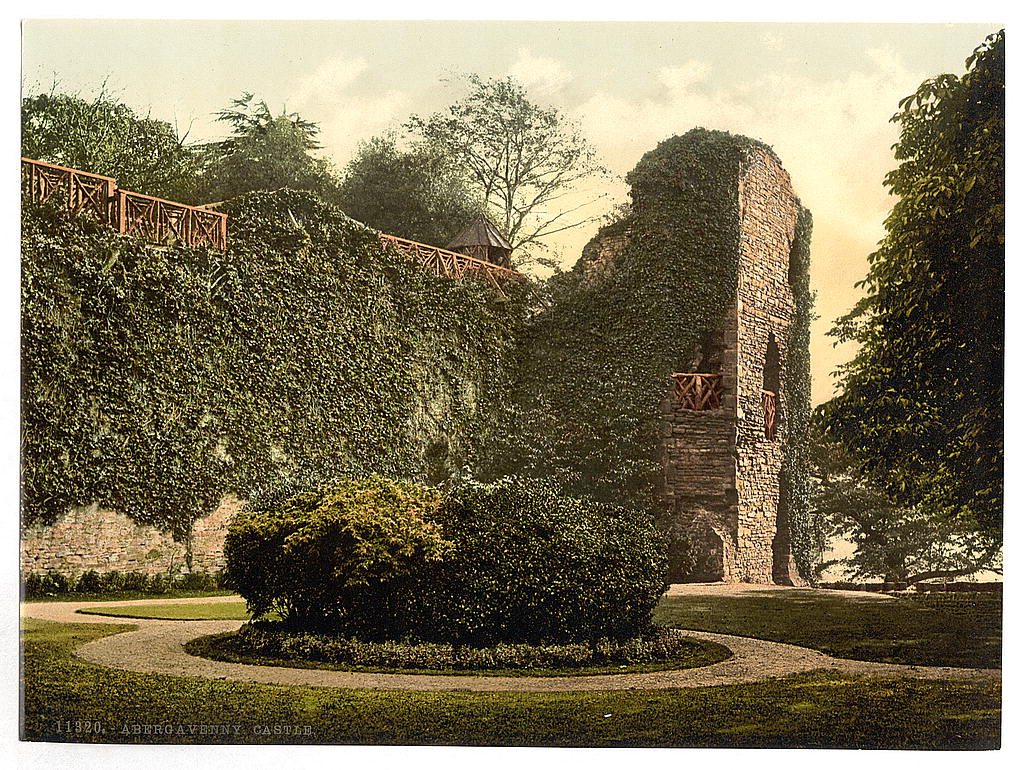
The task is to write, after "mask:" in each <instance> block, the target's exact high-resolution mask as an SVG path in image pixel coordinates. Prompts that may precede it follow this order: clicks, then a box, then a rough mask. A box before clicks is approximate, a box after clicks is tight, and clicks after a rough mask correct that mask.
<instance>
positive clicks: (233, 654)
mask: <svg viewBox="0 0 1024 770" xmlns="http://www.w3.org/2000/svg"><path fill="white" fill-rule="evenodd" d="M234 637H235V634H234V633H226V634H211V635H209V636H201V637H199V638H198V639H193V640H192V641H190V642H187V643H186V644H185V652H187V653H189V654H190V655H198V656H199V657H202V658H212V659H213V660H223V661H227V662H229V663H248V664H252V665H257V666H284V667H287V668H313V669H326V670H328V671H360V672H365V673H372V674H387V673H396V672H400V673H403V674H432V675H433V674H437V675H446V676H544V677H550V676H596V675H598V674H636V673H646V672H649V671H667V670H670V669H682V668H698V667H700V666H710V665H711V664H712V663H718V662H719V661H723V660H725V659H726V658H729V657H730V656H731V655H732V652H731V651H730V650H729V649H728V648H726V647H723V646H722V645H720V644H715V643H714V642H707V641H704V640H703V639H688V640H687V641H688V642H690V644H688V645H687V649H686V651H685V653H682V654H680V655H678V656H676V657H674V658H672V659H671V660H666V661H660V662H656V663H634V664H631V665H629V664H627V665H603V666H587V667H577V668H527V669H524V668H516V669H512V668H488V669H455V668H444V669H439V668H411V667H410V668H401V669H398V668H385V667H383V666H366V665H357V664H354V663H330V662H328V661H319V660H302V659H296V658H284V657H276V656H270V655H257V654H254V653H247V652H240V651H238V650H236V649H234V648H233V647H232V646H231V641H232V640H233V639H234Z"/></svg>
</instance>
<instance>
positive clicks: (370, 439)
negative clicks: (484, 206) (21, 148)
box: [22, 190, 527, 572]
mask: <svg viewBox="0 0 1024 770" xmlns="http://www.w3.org/2000/svg"><path fill="white" fill-rule="evenodd" d="M225 209H226V210H227V211H228V213H229V215H230V217H231V219H230V227H231V230H230V248H229V251H228V253H226V254H217V253H214V252H208V251H205V250H193V249H186V248H181V247H173V248H154V247H152V246H149V245H147V244H145V243H143V242H140V241H136V240H134V239H131V238H127V237H125V236H121V235H118V234H116V233H115V232H113V231H112V230H110V229H108V228H107V227H105V226H103V225H102V224H99V223H94V222H92V221H90V220H89V219H88V218H87V217H84V216H72V215H69V214H67V213H66V212H65V211H62V210H60V209H50V208H46V207H38V206H26V207H25V208H24V211H23V217H22V221H23V229H22V259H23V293H22V319H23V337H22V363H23V385H22V408H23V411H22V414H23V443H22V463H23V466H22V467H23V476H22V481H23V485H22V486H23V508H22V510H23V522H22V523H23V539H22V566H23V568H24V569H26V570H27V571H31V570H36V571H38V570H40V569H50V568H60V567H62V568H63V569H64V570H67V571H71V572H77V571H82V570H86V569H89V568H95V569H97V570H103V569H106V570H114V569H117V570H121V571H140V572H149V571H163V570H164V569H165V568H168V567H170V566H171V565H172V564H180V563H182V562H183V561H185V557H186V554H187V553H188V550H187V548H186V546H187V545H188V544H190V545H191V556H192V557H193V558H192V561H193V565H194V566H195V567H196V568H203V569H216V568H217V567H218V566H219V564H220V558H221V556H220V552H219V546H217V544H216V542H215V541H216V539H217V536H218V534H219V536H220V537H221V538H222V536H223V531H224V528H225V526H226V517H221V516H219V515H218V514H217V512H218V511H223V510H224V509H225V507H224V506H225V505H226V503H225V500H230V499H232V498H231V497H230V496H233V497H234V498H237V499H240V500H247V499H253V498H255V497H258V496H260V495H263V494H265V493H267V492H268V491H270V490H276V489H279V488H280V487H285V488H289V487H292V488H297V487H302V486H304V485H307V484H310V483H315V482H316V481H318V480H322V479H324V478H330V477H334V476H341V475H346V474H370V473H382V474H388V475H392V476H397V477H402V478H410V479H416V480H423V481H427V482H434V483H436V482H439V481H441V480H443V479H445V478H447V477H449V476H450V475H451V474H453V473H455V472H457V471H459V470H460V469H461V468H463V467H464V466H466V465H472V464H473V463H474V457H475V456H476V454H477V453H478V452H479V448H480V443H481V442H482V441H483V440H484V436H485V435H486V434H487V433H488V432H489V430H490V426H491V423H492V417H491V415H492V414H493V412H494V409H493V407H492V406H491V404H492V403H493V402H494V401H495V400H500V399H501V398H502V393H501V388H502V386H503V383H505V382H506V381H507V378H505V377H504V376H503V372H504V369H505V368H506V366H507V361H508V359H509V354H510V353H511V351H512V350H513V347H514V343H515V340H516V339H518V336H519V332H518V330H519V327H520V326H521V325H522V322H523V318H524V316H525V315H526V312H527V301H526V291H525V287H519V286H516V285H509V286H507V287H505V293H504V295H503V294H501V293H499V292H497V291H495V290H494V289H493V288H488V287H486V286H484V285H483V284H482V283H481V282H475V281H452V280H448V279H444V278H440V277H437V276H435V275H433V274H431V273H429V272H428V271H425V270H423V269H422V268H421V267H420V266H419V264H417V263H416V262H415V261H414V260H413V259H412V258H410V257H409V256H407V255H404V254H401V253H398V252H396V251H393V250H391V249H385V248H383V247H382V246H381V244H380V242H379V240H378V238H377V237H376V235H375V234H374V233H373V232H371V231H368V230H367V229H366V228H364V227H362V226H361V225H358V224H357V223H355V222H353V221H352V220H349V219H348V218H347V217H345V215H344V214H342V213H341V212H340V211H338V210H337V209H333V208H331V207H330V206H327V205H325V204H323V203H322V202H320V201H319V199H318V198H316V196H313V195H310V194H306V193H297V192H293V191H287V190H284V191H279V192H275V193H256V194H251V195H248V196H243V197H242V198H239V199H235V200H233V201H231V202H229V203H228V204H225ZM214 530H217V531H218V532H217V533H215V534H211V533H213V531H214ZM208 540H209V541H211V542H207V541H208Z"/></svg>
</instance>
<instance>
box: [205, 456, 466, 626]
mask: <svg viewBox="0 0 1024 770" xmlns="http://www.w3.org/2000/svg"><path fill="white" fill-rule="evenodd" d="M440 503H441V496H440V494H439V493H438V492H437V491H436V490H434V489H431V488H429V487H424V486H420V485H416V484H407V483H403V482H398V481H391V480H388V479H385V478H382V477H380V476H372V477H370V478H368V479H361V480H342V481H335V482H331V483H329V484H327V485H325V486H323V487H321V488H319V489H316V490H313V491H309V492H302V493H299V494H297V495H294V496H292V497H288V498H286V499H276V498H267V499H265V500H264V501H263V502H257V503H254V504H251V505H250V506H249V507H248V508H247V509H246V510H244V511H243V512H241V513H240V514H239V515H238V516H237V517H236V518H235V520H234V521H233V522H232V524H231V527H230V528H229V530H228V534H227V537H226V539H225V542H224V555H225V557H226V560H227V571H228V575H229V576H230V579H231V583H232V585H233V586H234V587H235V589H236V590H237V591H238V593H239V594H241V595H242V596H243V597H244V598H245V600H246V601H247V602H248V604H249V609H250V610H251V611H252V612H253V613H254V614H256V615H262V614H264V613H266V612H269V611H271V610H273V611H276V612H277V613H279V614H280V615H281V617H283V618H284V620H285V622H287V623H288V624H289V625H290V626H292V627H295V628H304V629H319V630H322V629H327V628H336V627H338V626H339V625H340V624H345V625H346V626H348V627H359V626H363V625H366V624H367V623H369V624H371V625H377V624H380V623H389V619H391V620H393V619H394V617H395V613H394V612H393V611H389V610H388V608H387V607H386V606H383V605H384V604H385V603H386V601H387V596H388V594H389V591H390V589H392V588H393V586H394V584H395V583H396V582H399V581H401V579H403V578H406V577H408V576H409V574H410V573H411V572H412V570H413V569H415V568H422V567H423V566H425V565H429V564H430V563H432V562H434V561H437V560H438V559H440V558H441V556H442V555H443V554H444V553H445V547H446V543H445V541H444V540H443V539H442V538H441V532H440V527H439V526H438V525H437V524H436V523H435V522H433V521H431V520H430V519H431V518H432V517H433V515H434V514H435V512H436V510H437V508H438V506H439V505H440Z"/></svg>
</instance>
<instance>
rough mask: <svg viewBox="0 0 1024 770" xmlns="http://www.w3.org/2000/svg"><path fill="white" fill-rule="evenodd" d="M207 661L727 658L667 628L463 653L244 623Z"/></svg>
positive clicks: (559, 665) (500, 665)
mask: <svg viewBox="0 0 1024 770" xmlns="http://www.w3.org/2000/svg"><path fill="white" fill-rule="evenodd" d="M198 647H199V648H200V652H201V654H202V653H207V654H210V655H212V656H213V657H220V656H222V655H224V653H227V654H228V655H242V656H257V657H260V658H274V659H278V660H287V661H302V662H317V663H330V664H348V665H354V666H370V667H375V668H395V669H439V670H452V671H471V670H485V669H552V668H553V669H563V668H564V669H574V668H584V667H591V666H620V665H636V664H649V663H664V662H666V661H673V660H678V661H680V662H681V663H684V664H685V662H686V661H687V659H690V658H698V657H701V656H705V655H707V654H708V647H711V651H712V656H711V658H710V660H706V661H705V660H702V661H701V662H714V661H715V660H721V659H722V658H723V657H726V656H727V655H728V652H727V651H725V650H717V649H715V648H714V646H711V645H708V646H707V647H705V646H704V645H703V644H702V643H701V642H698V641H696V640H693V639H688V638H686V637H685V636H683V635H682V634H681V633H680V632H678V631H674V630H670V629H667V628H652V629H650V631H649V632H648V633H646V634H645V635H644V636H642V637H638V638H636V639H627V640H625V641H618V640H613V639H599V640H596V641H593V642H589V643H581V642H570V643H563V644H540V645H532V644H522V643H519V644H509V643H506V642H499V643H498V644H496V645H494V646H491V647H467V646H464V645H452V644H448V643H432V642H425V643H421V644H409V643H404V642H395V641H384V642H367V641H364V640H361V639H356V638H351V637H345V636H338V635H329V634H310V633H303V632H294V631H289V630H287V629H285V628H282V624H281V623H279V622H272V621H257V622H253V623H247V624H245V625H244V626H242V628H241V629H239V631H238V632H237V633H235V634H231V635H228V636H224V637H219V638H215V639H210V640H209V641H208V643H206V644H202V645H198Z"/></svg>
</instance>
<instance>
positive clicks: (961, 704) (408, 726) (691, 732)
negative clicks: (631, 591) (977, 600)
mask: <svg viewBox="0 0 1024 770" xmlns="http://www.w3.org/2000/svg"><path fill="white" fill-rule="evenodd" d="M24 624H25V625H24V630H25V637H24V638H25V656H24V676H25V688H24V717H23V723H22V735H23V737H24V738H25V739H27V740H49V741H83V742H104V743H107V742H113V743H365V744H404V745H408V744H442V745H548V746H700V747H807V748H811V747H822V748H824V747H832V748H891V749H896V748H916V749H931V748H946V749H954V748H955V749H988V748H996V747H998V745H999V706H1000V701H999V693H1000V688H999V686H998V685H994V684H966V683H952V682H925V681H908V680H896V679H863V678H856V677H850V676H843V675H837V674H802V675H799V676H792V677H786V678H784V679H776V680H771V681H768V682H763V683H758V684H748V685H730V686H722V687H709V688H703V689H695V690H668V691H629V692H621V693H564V694H562V693H468V692H447V693H428V692H422V693H417V692H409V693H405V692H379V691H369V690H331V689H319V688H303V687H281V686H268V685H255V684H245V683H237V682H222V681H211V680H204V679H196V678H175V677H169V676H163V675H152V674H135V673H130V672H121V671H113V670H110V669H104V668H100V667H97V666H94V665H92V664H90V663H87V662H85V661H83V660H81V659H79V658H76V657H74V656H72V654H71V652H72V650H73V649H74V647H76V646H77V645H79V644H82V643H84V642H87V641H90V640H92V639H96V638H98V637H101V636H104V635H107V634H112V633H117V632H118V631H122V630H125V629H127V628H129V626H123V625H96V624H74V625H71V624H54V623H47V622H44V621H37V620H31V619H27V620H25V621H24ZM218 725H220V726H224V725H227V726H228V727H220V728H217V729H216V733H215V730H214V728H213V727H211V726H218ZM275 725H277V726H279V727H277V728H275V727H274V726H275ZM294 725H297V726H299V729H298V734H297V735H296V734H294V732H295V731H294V730H291V732H292V733H293V734H287V733H288V732H289V728H290V726H294ZM306 725H308V726H309V733H308V734H305V730H304V726H306ZM168 726H169V727H168ZM236 727H237V729H236ZM275 730H276V731H275Z"/></svg>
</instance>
